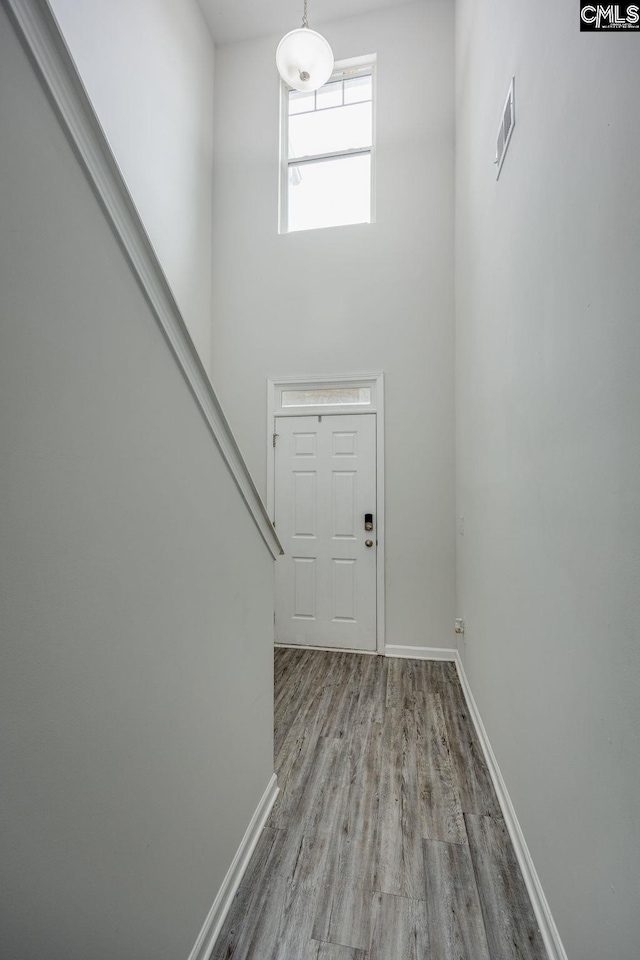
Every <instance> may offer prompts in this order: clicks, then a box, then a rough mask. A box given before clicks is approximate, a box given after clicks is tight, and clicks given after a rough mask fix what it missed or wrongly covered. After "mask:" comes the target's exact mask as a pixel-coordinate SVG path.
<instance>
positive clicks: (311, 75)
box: [276, 27, 333, 90]
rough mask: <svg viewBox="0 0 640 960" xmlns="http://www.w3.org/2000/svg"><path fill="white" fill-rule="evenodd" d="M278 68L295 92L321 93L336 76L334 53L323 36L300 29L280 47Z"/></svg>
mask: <svg viewBox="0 0 640 960" xmlns="http://www.w3.org/2000/svg"><path fill="white" fill-rule="evenodd" d="M276 66H277V67H278V73H279V74H280V76H281V77H282V79H283V80H284V82H285V83H288V84H289V86H290V87H293V89H294V90H318V88H319V87H322V86H323V85H324V84H325V83H326V82H327V80H328V79H329V77H330V76H331V74H332V73H333V51H332V50H331V47H330V46H329V44H328V42H327V41H326V40H325V38H324V37H323V36H322V34H320V33H316V31H315V30H310V29H309V27H300V28H298V30H292V31H291V32H290V33H287V34H285V36H284V37H283V38H282V40H281V41H280V43H279V44H278V49H277V50H276Z"/></svg>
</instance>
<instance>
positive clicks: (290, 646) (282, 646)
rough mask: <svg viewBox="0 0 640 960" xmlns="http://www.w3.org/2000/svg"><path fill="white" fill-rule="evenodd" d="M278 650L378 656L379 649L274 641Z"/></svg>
mask: <svg viewBox="0 0 640 960" xmlns="http://www.w3.org/2000/svg"><path fill="white" fill-rule="evenodd" d="M274 647H276V648H277V649H278V650H322V651H324V653H363V654H364V655H365V657H377V656H378V651H377V650H354V649H353V648H352V647H317V646H316V645H315V644H314V645H313V646H311V644H308V643H306V644H305V643H274Z"/></svg>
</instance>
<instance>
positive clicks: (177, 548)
mask: <svg viewBox="0 0 640 960" xmlns="http://www.w3.org/2000/svg"><path fill="white" fill-rule="evenodd" d="M0 91H1V96H0V154H1V162H0V171H1V180H0V223H1V224H2V229H1V230H0V289H1V291H2V295H1V297H0V449H1V450H2V456H1V458H0V542H1V543H2V550H1V551H0V637H1V644H0V646H1V650H2V653H1V660H2V663H1V667H0V728H1V729H2V737H1V738H0V770H1V771H2V774H1V776H2V790H1V791H0V822H1V823H2V830H1V831H0V834H1V839H0V863H1V864H2V869H1V870H0V930H1V931H2V935H1V940H2V947H1V948H0V953H1V954H2V956H3V957H6V958H9V957H20V958H21V960H42V958H43V957H51V958H64V960H87V958H91V960H114V958H123V960H124V958H126V960H149V958H150V957H153V958H154V960H178V958H184V960H186V957H188V956H189V952H190V950H191V948H192V946H193V944H194V942H195V939H196V936H197V935H198V933H199V930H200V928H201V926H202V924H203V922H204V920H205V918H206V916H207V912H208V910H209V908H210V906H211V904H212V902H213V900H214V897H215V895H216V893H217V891H218V889H219V886H220V884H221V882H222V880H223V878H224V876H225V873H226V871H227V868H228V867H229V864H230V862H231V859H232V857H233V855H234V853H235V851H236V849H237V847H238V844H239V843H240V841H241V839H242V836H243V834H244V831H245V829H246V827H247V825H248V823H249V821H250V818H251V816H252V814H253V812H254V810H255V808H256V806H257V804H258V802H259V800H260V798H261V796H262V793H263V791H264V789H265V787H266V785H267V783H268V781H269V778H270V776H271V773H272V722H273V679H272V677H273V673H272V664H273V621H272V611H273V603H272V580H273V568H272V559H271V556H270V554H269V552H268V550H267V548H266V547H265V545H264V542H263V541H262V539H261V537H260V534H259V532H258V530H257V528H256V526H255V524H254V522H253V520H252V518H251V516H250V514H249V512H248V511H247V510H246V508H245V506H244V503H243V501H242V500H241V498H240V494H239V493H238V490H237V488H236V486H235V484H234V482H233V480H232V477H231V475H230V473H229V471H228V469H227V468H226V466H225V464H224V462H223V461H222V458H221V456H220V454H219V452H218V449H217V447H216V446H215V444H214V442H213V440H212V438H211V435H210V433H209V431H208V428H207V426H206V424H205V421H204V419H203V418H202V416H201V415H200V413H199V412H198V409H197V407H196V405H195V403H194V401H193V398H192V396H191V394H190V392H189V389H188V387H187V385H186V383H185V381H184V380H183V378H182V375H181V373H180V372H179V370H178V368H177V366H176V364H175V363H174V361H173V359H172V356H171V354H170V352H169V348H168V346H167V345H166V343H165V341H164V339H163V337H162V335H161V333H160V331H159V329H158V327H157V325H156V323H155V321H154V319H153V317H152V315H151V313H150V311H149V309H148V307H147V304H146V302H145V300H144V298H143V296H142V294H141V292H140V289H139V288H138V286H137V284H136V282H135V281H134V279H133V277H132V276H131V274H130V271H129V269H128V267H127V265H126V263H125V261H124V258H123V255H122V253H121V251H120V248H119V247H118V245H117V243H116V241H115V239H114V237H113V235H112V233H111V231H110V228H109V226H108V225H107V223H106V221H105V219H104V218H103V215H102V213H101V210H100V208H99V207H98V204H97V202H96V200H95V199H94V196H93V194H92V193H91V191H90V188H89V186H88V184H87V182H86V181H85V178H84V176H83V173H82V172H81V170H80V167H79V166H78V164H77V162H76V160H75V158H74V156H73V154H72V151H71V148H70V147H69V145H68V143H67V141H66V140H65V138H64V135H63V133H62V131H61V129H60V127H59V126H58V123H57V120H56V119H55V117H54V115H53V112H52V110H51V108H50V106H49V104H48V102H47V100H46V98H45V95H44V93H43V92H42V90H41V89H40V87H39V85H38V83H37V81H36V79H35V76H34V74H33V73H32V70H31V67H30V66H29V64H28V62H27V59H26V56H25V54H24V53H23V51H22V49H21V48H20V46H19V44H18V41H17V40H16V38H15V36H14V34H13V31H12V29H11V28H10V26H9V25H8V22H7V20H6V17H5V14H4V11H3V10H2V9H0Z"/></svg>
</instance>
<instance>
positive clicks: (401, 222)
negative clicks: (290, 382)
mask: <svg viewBox="0 0 640 960" xmlns="http://www.w3.org/2000/svg"><path fill="white" fill-rule="evenodd" d="M322 29H323V33H324V35H325V36H326V37H327V39H328V40H329V41H330V43H331V44H332V46H333V50H334V53H335V56H336V59H338V60H341V59H348V58H350V57H356V56H362V55H366V54H372V53H377V55H378V67H377V70H378V103H377V170H376V179H377V191H376V192H377V203H376V205H377V222H376V223H375V224H366V225H358V226H348V227H334V228H330V229H325V230H312V231H308V232H305V233H292V234H288V235H283V236H279V235H278V177H279V173H278V171H279V165H278V164H279V158H278V150H279V115H278V110H279V82H278V74H277V72H276V69H275V64H274V51H275V48H276V46H277V42H278V39H279V38H278V37H271V38H267V39H265V40H257V41H250V42H247V43H237V44H231V45H227V46H220V47H218V48H217V49H216V70H215V125H214V232H213V247H214V258H213V265H214V266H213V269H214V273H213V291H214V293H213V305H214V307H213V330H212V340H213V353H212V371H213V377H214V382H215V384H216V388H217V389H218V390H219V392H220V397H221V400H222V403H223V405H224V406H225V408H226V410H227V412H228V414H229V418H230V420H231V422H232V423H233V427H234V430H235V431H236V435H237V437H238V440H239V442H240V446H241V447H242V450H243V451H244V453H245V455H246V457H247V461H248V463H249V466H250V467H251V469H252V472H253V473H254V475H255V477H256V482H257V483H258V485H259V488H260V489H261V490H262V491H263V492H264V491H265V490H266V450H267V427H266V396H267V394H266V382H267V377H270V376H274V377H277V376H291V375H300V376H310V375H319V376H330V375H332V374H339V373H346V374H354V373H377V372H380V371H384V373H385V431H386V432H385V454H386V475H385V483H386V574H387V596H386V615H387V622H386V629H387V633H386V639H387V643H389V644H401V645H402V644H409V645H417V646H430V647H446V646H449V647H451V646H454V645H455V637H454V633H453V619H454V616H455V604H454V591H455V560H454V548H455V533H454V510H455V508H454V487H455V480H454V389H453V352H454V321H453V174H454V168H453V162H454V154H453V148H454V138H453V114H454V104H453V4H452V3H450V2H449V0H426V2H423V0H421V2H419V3H408V4H402V5H400V6H396V7H394V8H393V9H387V10H380V11H377V12H374V13H370V14H366V15H362V16H359V17H357V18H348V19H344V20H336V21H333V22H332V23H326V24H323V27H322ZM238 64H251V69H249V70H239V69H238ZM256 77H259V78H261V79H260V81H259V82H256ZM269 432H270V431H269Z"/></svg>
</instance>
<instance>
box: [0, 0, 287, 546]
mask: <svg viewBox="0 0 640 960" xmlns="http://www.w3.org/2000/svg"><path fill="white" fill-rule="evenodd" d="M0 2H1V3H2V6H3V7H4V9H5V10H6V12H7V14H8V16H9V18H10V20H11V22H12V24H13V26H14V29H15V30H16V33H17V35H18V37H19V39H20V42H21V44H22V46H23V48H24V49H25V51H26V53H27V54H28V56H29V59H30V60H31V63H32V65H33V66H34V68H35V71H36V74H37V76H38V78H39V80H40V83H41V85H42V87H43V89H44V91H45V93H46V94H47V96H48V98H49V100H50V102H51V104H52V105H53V107H54V109H55V111H56V114H57V116H58V119H59V121H60V124H61V126H62V128H63V129H64V131H65V134H66V136H67V139H68V141H69V143H70V144H71V146H72V148H73V150H74V153H75V154H76V157H77V158H78V160H79V161H80V164H81V166H82V168H83V170H84V173H85V175H86V177H87V180H88V181H89V184H90V185H91V188H92V190H93V193H94V194H95V196H96V198H97V200H98V202H99V203H100V206H101V207H102V210H103V212H104V214H105V216H106V218H107V220H108V222H109V224H110V226H111V229H112V231H113V233H114V235H115V237H116V239H117V241H118V243H119V245H120V247H121V249H122V252H123V253H124V255H125V257H126V259H127V261H128V262H129V265H130V267H131V270H132V271H133V274H134V276H135V277H136V280H137V282H138V284H139V286H140V288H141V290H142V293H143V294H144V296H145V299H146V300H147V303H148V304H149V306H150V308H151V310H152V312H153V315H154V317H155V319H156V321H157V323H158V326H159V327H160V330H161V331H162V334H163V336H164V338H165V340H166V342H167V344H168V345H169V348H170V350H171V352H172V354H173V356H174V358H175V361H176V363H177V364H178V367H179V368H180V371H181V373H182V375H183V377H184V379H185V380H186V382H187V384H188V386H189V389H190V391H191V393H192V395H193V397H194V399H195V401H196V403H197V405H198V406H199V408H200V411H201V413H202V415H203V417H204V419H205V421H206V423H207V426H208V427H209V430H210V432H211V434H212V436H213V438H214V440H215V442H216V444H217V445H218V448H219V450H220V453H221V454H222V456H223V458H224V460H225V462H226V464H227V467H228V469H229V471H230V473H231V475H232V477H233V479H234V481H235V483H236V486H237V488H238V490H239V491H240V494H241V496H242V498H243V500H244V502H245V504H246V506H247V508H248V510H249V512H250V513H251V515H252V517H253V520H254V522H255V524H256V526H257V528H258V530H259V531H260V534H261V536H262V538H263V540H264V542H265V544H266V546H267V547H268V549H269V550H270V552H271V554H272V555H273V557H274V558H275V557H277V556H279V555H280V554H282V553H283V550H282V546H281V544H280V541H279V540H278V537H277V536H276V533H275V531H274V529H273V525H272V523H271V521H270V519H269V515H268V513H267V510H266V508H265V506H264V504H263V502H262V499H261V497H260V494H259V493H258V490H257V488H256V486H255V483H254V482H253V479H252V477H251V475H250V473H249V470H248V468H247V465H246V463H245V461H244V458H243V456H242V453H241V452H240V448H239V447H238V444H237V442H236V439H235V437H234V435H233V433H232V430H231V427H230V426H229V422H228V420H227V418H226V416H225V414H224V412H223V410H222V407H221V405H220V402H219V400H218V397H217V395H216V393H215V390H214V388H213V386H212V383H211V380H210V378H209V375H208V373H207V371H206V369H205V367H204V365H203V363H202V361H201V359H200V357H199V356H198V353H197V351H196V348H195V346H194V343H193V341H192V339H191V335H190V334H189V331H188V330H187V327H186V325H185V322H184V319H183V317H182V314H181V312H180V308H179V307H178V304H177V303H176V300H175V297H174V296H173V293H172V291H171V288H170V286H169V283H168V281H167V278H166V276H165V274H164V271H163V269H162V266H161V264H160V262H159V260H158V257H157V254H156V252H155V250H154V248H153V245H152V243H151V241H150V239H149V236H148V235H147V232H146V230H145V227H144V225H143V223H142V220H141V219H140V215H139V213H138V211H137V209H136V206H135V204H134V202H133V199H132V197H131V195H130V193H129V190H128V188H127V185H126V183H125V181H124V178H123V176H122V173H121V171H120V168H119V166H118V163H117V161H116V159H115V157H114V155H113V153H112V151H111V148H110V146H109V143H108V141H107V138H106V136H105V134H104V131H103V129H102V126H101V125H100V121H99V120H98V117H97V116H96V113H95V111H94V109H93V106H92V104H91V101H90V99H89V96H88V94H87V92H86V90H85V87H84V85H83V83H82V80H81V78H80V76H79V74H78V71H77V68H76V66H75V63H74V61H73V58H72V56H71V54H70V52H69V48H68V47H67V44H66V42H65V40H64V37H63V35H62V33H61V30H60V27H59V26H58V22H57V20H56V18H55V16H54V14H53V11H52V9H51V7H50V5H49V3H48V2H47V0H0Z"/></svg>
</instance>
